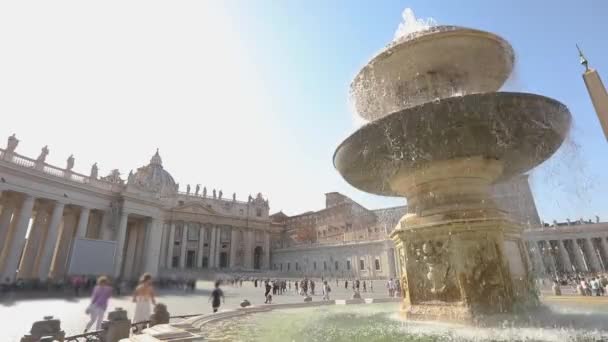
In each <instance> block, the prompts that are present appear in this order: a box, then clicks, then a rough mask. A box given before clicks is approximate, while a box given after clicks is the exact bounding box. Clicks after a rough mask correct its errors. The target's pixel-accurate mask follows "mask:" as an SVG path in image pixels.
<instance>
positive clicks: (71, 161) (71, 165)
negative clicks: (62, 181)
mask: <svg viewBox="0 0 608 342" xmlns="http://www.w3.org/2000/svg"><path fill="white" fill-rule="evenodd" d="M73 168H74V155H73V154H70V156H69V157H68V162H67V166H66V168H65V169H66V170H68V171H72V169H73Z"/></svg>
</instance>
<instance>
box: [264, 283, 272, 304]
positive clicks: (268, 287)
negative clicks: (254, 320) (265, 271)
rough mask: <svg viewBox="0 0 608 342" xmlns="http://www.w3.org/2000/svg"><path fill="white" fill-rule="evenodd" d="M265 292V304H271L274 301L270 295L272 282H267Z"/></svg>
mask: <svg viewBox="0 0 608 342" xmlns="http://www.w3.org/2000/svg"><path fill="white" fill-rule="evenodd" d="M265 287H266V288H265V290H266V291H265V292H264V298H265V301H264V304H270V303H269V301H272V296H271V295H270V290H272V286H270V281H268V280H267V281H266V285H265Z"/></svg>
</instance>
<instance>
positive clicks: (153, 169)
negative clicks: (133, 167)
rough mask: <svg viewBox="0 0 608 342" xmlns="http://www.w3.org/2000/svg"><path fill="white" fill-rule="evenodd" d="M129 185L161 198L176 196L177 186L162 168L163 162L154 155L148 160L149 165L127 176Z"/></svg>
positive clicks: (156, 154) (157, 155) (158, 156)
mask: <svg viewBox="0 0 608 342" xmlns="http://www.w3.org/2000/svg"><path fill="white" fill-rule="evenodd" d="M129 184H132V185H133V186H135V187H137V188H139V189H141V190H145V191H149V192H154V193H157V194H159V195H160V196H161V197H170V196H174V195H175V194H177V184H176V183H175V180H173V177H172V176H171V174H170V173H169V172H167V171H166V170H165V169H164V168H163V160H162V159H161V158H160V155H159V154H158V149H157V150H156V153H155V154H154V155H153V156H152V158H151V159H150V164H148V165H146V166H142V167H140V168H138V169H137V172H135V174H133V175H130V176H129Z"/></svg>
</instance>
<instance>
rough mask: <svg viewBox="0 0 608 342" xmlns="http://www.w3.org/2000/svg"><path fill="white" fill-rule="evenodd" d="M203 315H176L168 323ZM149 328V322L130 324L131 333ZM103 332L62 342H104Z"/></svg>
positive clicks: (88, 333)
mask: <svg viewBox="0 0 608 342" xmlns="http://www.w3.org/2000/svg"><path fill="white" fill-rule="evenodd" d="M201 315H203V314H189V315H178V316H171V317H169V322H171V320H173V321H175V320H177V319H186V318H191V317H197V316H201ZM149 326H150V321H144V322H138V323H131V331H134V330H135V329H139V330H143V329H145V328H148V327H149ZM105 333H106V331H105V330H96V331H89V332H86V333H83V334H78V335H73V336H67V337H65V338H64V342H96V341H104V337H105Z"/></svg>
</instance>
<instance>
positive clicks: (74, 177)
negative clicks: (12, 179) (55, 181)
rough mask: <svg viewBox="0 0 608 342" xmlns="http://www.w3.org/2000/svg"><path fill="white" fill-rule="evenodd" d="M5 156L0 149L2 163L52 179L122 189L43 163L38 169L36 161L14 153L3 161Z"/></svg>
mask: <svg viewBox="0 0 608 342" xmlns="http://www.w3.org/2000/svg"><path fill="white" fill-rule="evenodd" d="M5 154H6V151H5V150H4V149H1V148H0V160H3V161H4V162H8V163H11V164H15V165H17V166H20V167H24V168H28V169H35V170H38V171H39V172H42V173H44V174H47V175H51V176H54V177H60V178H64V179H68V180H70V181H73V182H76V183H81V184H89V185H91V186H94V187H96V188H100V189H103V190H108V191H120V188H121V187H122V186H121V187H117V184H114V183H111V182H108V181H104V180H99V179H93V178H91V177H89V176H87V175H83V174H81V173H77V172H72V171H68V170H65V169H62V168H60V167H57V166H53V165H49V164H46V163H44V165H43V166H42V167H41V168H40V166H39V167H38V168H36V164H37V161H36V160H35V159H32V158H28V157H26V156H22V155H20V154H17V153H14V152H13V153H12V155H11V158H10V159H8V160H5V158H4V157H5Z"/></svg>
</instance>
